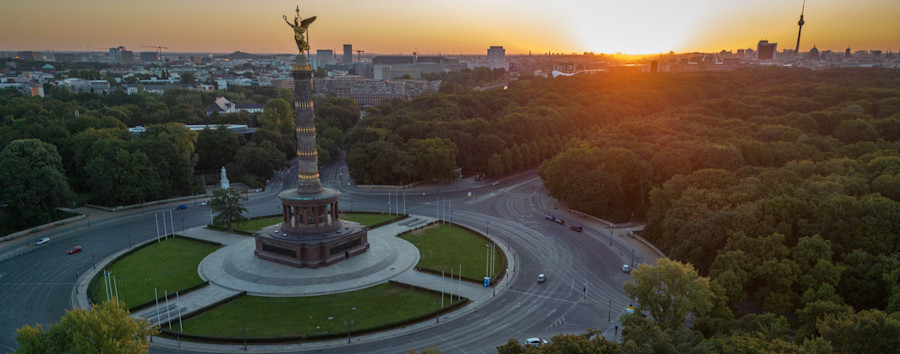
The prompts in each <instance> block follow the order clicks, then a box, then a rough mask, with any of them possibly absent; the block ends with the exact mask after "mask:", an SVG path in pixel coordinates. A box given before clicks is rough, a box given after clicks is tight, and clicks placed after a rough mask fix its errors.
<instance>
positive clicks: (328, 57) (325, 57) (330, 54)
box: [316, 49, 334, 66]
mask: <svg viewBox="0 0 900 354" xmlns="http://www.w3.org/2000/svg"><path fill="white" fill-rule="evenodd" d="M316 59H318V61H319V63H318V64H319V65H318V66H328V65H333V64H334V51H333V50H331V49H318V50H316Z"/></svg>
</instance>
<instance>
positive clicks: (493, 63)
mask: <svg viewBox="0 0 900 354" xmlns="http://www.w3.org/2000/svg"><path fill="white" fill-rule="evenodd" d="M487 66H488V68H489V69H491V70H493V69H503V70H507V71H509V64H507V63H506V49H503V47H502V46H491V47H490V48H488V51H487Z"/></svg>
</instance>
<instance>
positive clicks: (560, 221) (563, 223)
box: [553, 218, 566, 225]
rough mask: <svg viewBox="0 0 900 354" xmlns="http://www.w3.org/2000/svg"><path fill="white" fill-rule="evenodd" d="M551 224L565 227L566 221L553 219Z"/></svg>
mask: <svg viewBox="0 0 900 354" xmlns="http://www.w3.org/2000/svg"><path fill="white" fill-rule="evenodd" d="M553 222H555V223H557V224H560V225H565V224H566V221H565V220H563V219H560V218H556V219H554V220H553Z"/></svg>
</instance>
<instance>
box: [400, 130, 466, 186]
mask: <svg viewBox="0 0 900 354" xmlns="http://www.w3.org/2000/svg"><path fill="white" fill-rule="evenodd" d="M408 151H409V152H411V153H412V155H413V156H415V157H416V163H415V165H416V171H417V176H418V178H419V179H422V180H427V179H452V178H453V177H454V170H453V167H454V166H456V154H457V152H458V150H457V148H456V144H455V143H453V142H452V141H450V139H443V138H430V139H422V140H419V139H416V140H412V141H410V146H409V150H408Z"/></svg>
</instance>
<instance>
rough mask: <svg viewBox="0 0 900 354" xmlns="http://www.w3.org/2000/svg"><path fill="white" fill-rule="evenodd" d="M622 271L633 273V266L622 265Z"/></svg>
mask: <svg viewBox="0 0 900 354" xmlns="http://www.w3.org/2000/svg"><path fill="white" fill-rule="evenodd" d="M622 273H631V266H629V265H627V264H623V265H622Z"/></svg>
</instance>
